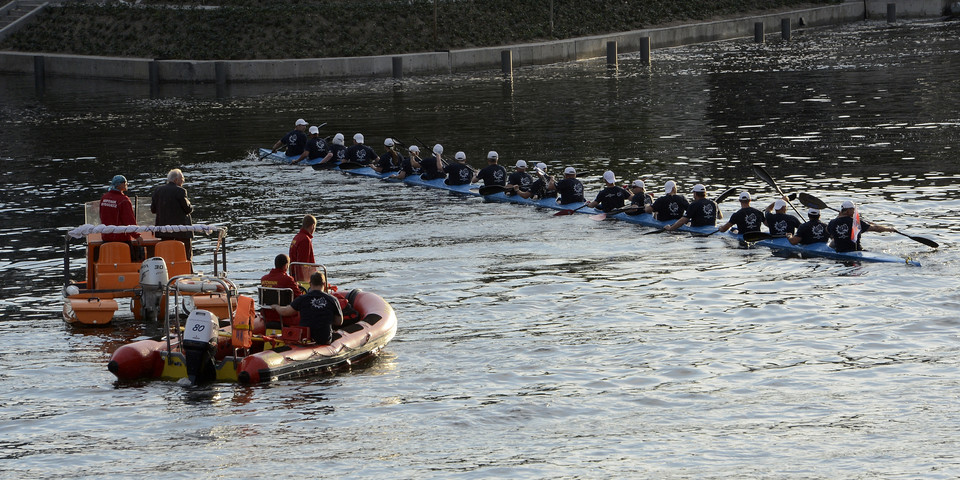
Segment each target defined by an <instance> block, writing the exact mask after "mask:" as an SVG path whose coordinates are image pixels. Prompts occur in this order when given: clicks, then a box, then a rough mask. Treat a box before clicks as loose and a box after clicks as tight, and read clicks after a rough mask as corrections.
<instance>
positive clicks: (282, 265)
mask: <svg viewBox="0 0 960 480" xmlns="http://www.w3.org/2000/svg"><path fill="white" fill-rule="evenodd" d="M273 266H274V267H275V268H274V269H273V270H270V273H268V274H266V275H264V276H262V277H260V286H263V287H268V288H289V289H290V290H292V291H293V298H297V297H299V296H300V295H301V294H302V293H301V291H300V285H299V284H298V283H297V281H296V280H294V279H293V277H291V276H290V275H288V274H287V268H288V267H289V266H290V257H288V256H286V255H285V254H282V253H281V254H280V255H277V257H276V258H275V259H274V260H273ZM263 317H264V320H265V321H268V322H279V321H280V315H279V314H277V312H275V311H273V310H269V309H265V310H264V311H263ZM293 320H296V319H293ZM292 324H294V325H296V322H295V321H293V322H292Z"/></svg>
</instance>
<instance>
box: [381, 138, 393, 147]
mask: <svg viewBox="0 0 960 480" xmlns="http://www.w3.org/2000/svg"><path fill="white" fill-rule="evenodd" d="M383 146H385V147H392V146H393V139H392V138H384V139H383Z"/></svg>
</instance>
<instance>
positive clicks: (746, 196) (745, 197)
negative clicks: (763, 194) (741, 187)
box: [740, 192, 750, 202]
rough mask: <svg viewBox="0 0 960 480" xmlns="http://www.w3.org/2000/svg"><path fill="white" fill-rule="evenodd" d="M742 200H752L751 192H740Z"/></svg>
mask: <svg viewBox="0 0 960 480" xmlns="http://www.w3.org/2000/svg"><path fill="white" fill-rule="evenodd" d="M740 201H741V202H743V201H747V202H749V201H750V192H743V193H741V194H740Z"/></svg>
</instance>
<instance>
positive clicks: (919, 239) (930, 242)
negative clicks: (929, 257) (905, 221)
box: [897, 232, 940, 248]
mask: <svg viewBox="0 0 960 480" xmlns="http://www.w3.org/2000/svg"><path fill="white" fill-rule="evenodd" d="M897 233H899V234H900V235H903V236H904V237H907V238H909V239H910V240H913V241H914V242H920V243H922V244H924V245H926V246H928V247H930V248H939V247H940V244H939V243H937V242H934V241H933V240H930V239H929V238H923V237H914V236H913V235H907V234H906V233H902V232H897Z"/></svg>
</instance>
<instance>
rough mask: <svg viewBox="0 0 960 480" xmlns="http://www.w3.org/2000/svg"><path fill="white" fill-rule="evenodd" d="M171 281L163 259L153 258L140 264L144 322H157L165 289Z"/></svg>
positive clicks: (141, 303) (141, 310)
mask: <svg viewBox="0 0 960 480" xmlns="http://www.w3.org/2000/svg"><path fill="white" fill-rule="evenodd" d="M169 279H170V278H169V276H168V275H167V263H166V262H164V261H163V258H161V257H151V258H148V259H146V260H144V261H143V263H141V264H140V291H141V293H140V305H141V307H140V314H141V315H142V316H143V319H144V320H147V321H156V320H157V313H158V312H159V311H160V298H161V297H162V296H163V287H165V286H166V285H167V281H168V280H169Z"/></svg>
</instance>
